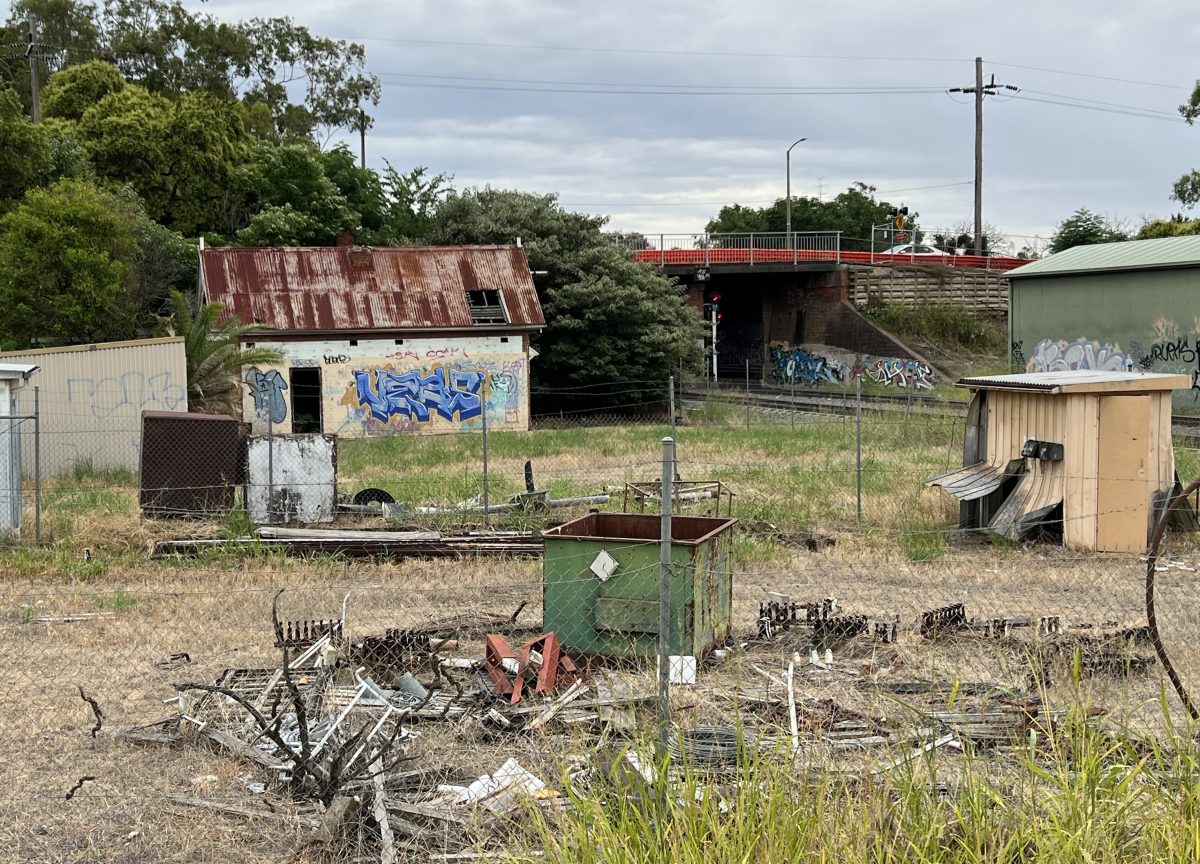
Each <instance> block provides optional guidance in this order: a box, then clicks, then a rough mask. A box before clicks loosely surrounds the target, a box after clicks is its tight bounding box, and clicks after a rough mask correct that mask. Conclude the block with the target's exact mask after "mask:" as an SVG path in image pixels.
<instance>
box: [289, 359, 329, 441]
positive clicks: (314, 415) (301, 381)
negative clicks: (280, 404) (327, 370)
mask: <svg viewBox="0 0 1200 864" xmlns="http://www.w3.org/2000/svg"><path fill="white" fill-rule="evenodd" d="M290 387H291V391H292V431H293V432H297V433H300V432H320V431H321V370H320V369H319V368H317V367H316V366H313V367H307V366H304V367H300V368H297V369H292V370H291V381H290Z"/></svg>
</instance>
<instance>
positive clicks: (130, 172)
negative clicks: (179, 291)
mask: <svg viewBox="0 0 1200 864" xmlns="http://www.w3.org/2000/svg"><path fill="white" fill-rule="evenodd" d="M79 140H80V143H81V144H82V145H83V146H84V148H85V149H86V150H87V152H88V155H89V157H90V158H91V161H92V163H93V164H94V165H95V166H96V171H97V173H98V175H99V176H100V177H101V178H102V179H105V180H109V181H112V182H116V183H128V184H130V185H131V186H132V187H133V188H134V189H135V190H136V191H137V193H138V194H139V195H140V196H141V197H142V199H143V200H144V201H145V202H146V209H147V212H149V214H150V215H151V217H152V218H154V219H155V221H158V222H161V223H162V224H164V225H166V226H168V227H169V228H173V229H175V230H178V231H182V232H183V233H185V234H193V235H194V234H196V233H197V232H198V231H201V230H203V229H205V228H206V227H208V226H211V225H213V224H215V223H216V221H217V216H218V213H219V211H220V208H221V206H222V204H223V202H224V200H225V197H226V194H227V191H228V188H229V185H230V180H231V178H232V176H233V172H234V169H235V168H236V166H237V165H238V164H239V163H241V162H242V161H244V160H245V158H246V156H247V155H248V149H249V136H248V135H247V134H246V130H245V126H244V124H243V122H242V109H241V107H240V106H238V105H236V104H234V103H231V102H225V101H222V100H220V99H218V98H216V97H214V96H211V95H209V94H208V93H203V92H197V93H186V94H184V95H183V96H181V97H180V98H179V99H178V100H176V101H174V102H172V101H171V100H169V99H166V98H165V97H162V96H158V95H155V94H153V93H150V92H148V91H146V90H145V89H143V88H141V87H137V86H133V85H130V86H127V87H125V88H124V89H123V90H120V91H119V92H116V93H111V94H109V95H108V96H106V97H104V98H103V99H101V100H100V102H98V103H97V104H96V105H93V106H92V107H91V108H89V109H88V110H87V111H86V112H84V115H83V119H82V120H81V121H80V123H79Z"/></svg>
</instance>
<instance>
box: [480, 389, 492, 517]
mask: <svg viewBox="0 0 1200 864" xmlns="http://www.w3.org/2000/svg"><path fill="white" fill-rule="evenodd" d="M485 379H486V374H485ZM486 391H487V384H486V380H485V383H484V385H483V386H481V387H480V388H479V400H480V401H481V402H482V403H483V406H482V407H483V411H482V412H481V413H480V417H482V418H483V524H484V527H489V526H490V524H491V523H490V521H489V519H488V448H487V392H486Z"/></svg>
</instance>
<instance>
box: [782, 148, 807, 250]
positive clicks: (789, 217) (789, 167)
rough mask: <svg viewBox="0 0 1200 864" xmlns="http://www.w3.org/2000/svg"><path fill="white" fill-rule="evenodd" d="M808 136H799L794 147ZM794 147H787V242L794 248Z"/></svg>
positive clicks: (789, 246)
mask: <svg viewBox="0 0 1200 864" xmlns="http://www.w3.org/2000/svg"><path fill="white" fill-rule="evenodd" d="M807 140H808V139H807V138H799V139H797V140H795V141H793V142H792V147H795V146H796V145H797V144H803V143H804V142H805V141H807ZM792 147H789V148H788V149H787V242H788V248H789V249H791V248H792Z"/></svg>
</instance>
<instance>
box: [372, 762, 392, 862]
mask: <svg viewBox="0 0 1200 864" xmlns="http://www.w3.org/2000/svg"><path fill="white" fill-rule="evenodd" d="M383 782H384V781H383V772H382V771H376V772H375V774H373V775H372V776H371V785H373V786H374V787H375V795H374V796H373V798H374V799H375V800H374V802H373V803H372V810H371V812H372V813H373V814H374V816H375V824H376V825H378V826H379V846H380V849H379V861H380V864H396V838H395V837H394V836H393V834H392V826H391V825H390V824H389V823H388V812H387V793H386V792H385V791H384V789H383Z"/></svg>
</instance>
